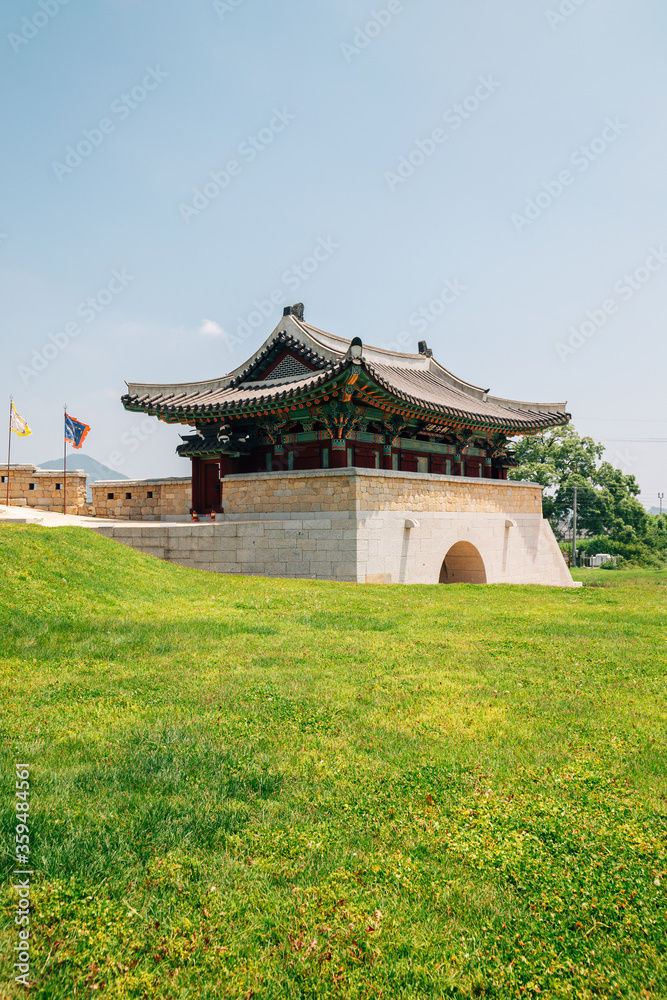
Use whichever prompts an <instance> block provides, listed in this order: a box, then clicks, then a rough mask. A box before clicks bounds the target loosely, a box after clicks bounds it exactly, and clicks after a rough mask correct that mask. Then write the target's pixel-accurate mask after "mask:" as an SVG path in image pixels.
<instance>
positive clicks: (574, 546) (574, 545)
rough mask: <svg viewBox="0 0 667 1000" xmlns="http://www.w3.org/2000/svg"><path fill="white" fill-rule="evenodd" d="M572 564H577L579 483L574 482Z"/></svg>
mask: <svg viewBox="0 0 667 1000" xmlns="http://www.w3.org/2000/svg"><path fill="white" fill-rule="evenodd" d="M572 565H573V566H574V567H576V565H577V484H576V483H575V484H574V504H573V506H572Z"/></svg>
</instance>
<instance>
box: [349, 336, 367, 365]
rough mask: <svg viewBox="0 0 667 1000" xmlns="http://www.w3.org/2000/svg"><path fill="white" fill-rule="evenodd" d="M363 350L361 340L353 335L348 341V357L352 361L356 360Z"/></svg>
mask: <svg viewBox="0 0 667 1000" xmlns="http://www.w3.org/2000/svg"><path fill="white" fill-rule="evenodd" d="M363 352H364V345H363V342H362V340H361V337H354V339H353V340H352V341H350V347H349V349H348V353H349V355H350V357H351V358H352V359H353V360H354V361H358V360H359V358H360V357H361V355H362V354H363Z"/></svg>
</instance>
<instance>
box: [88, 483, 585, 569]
mask: <svg viewBox="0 0 667 1000" xmlns="http://www.w3.org/2000/svg"><path fill="white" fill-rule="evenodd" d="M223 502H224V504H225V510H226V513H225V515H224V517H223V518H222V519H221V520H218V521H216V522H215V523H211V522H201V523H198V524H192V523H183V524H173V523H166V522H152V523H146V522H144V523H136V522H134V523H129V522H118V523H117V524H108V523H107V524H105V525H100V526H99V527H97V528H96V530H97V531H99V532H100V533H101V534H103V535H105V536H107V537H109V538H113V539H115V540H116V541H119V542H123V543H124V544H126V545H131V546H133V547H134V548H137V549H139V550H141V551H142V552H147V553H149V554H151V555H154V556H157V557H158V558H160V559H167V560H169V561H171V562H175V563H179V564H180V565H181V566H190V567H193V568H196V569H205V570H211V571H213V572H216V573H243V574H251V575H260V576H273V577H292V578H297V577H302V578H310V579H316V580H340V581H351V582H356V583H439V582H442V583H520V584H525V583H529V584H542V585H545V586H552V587H572V586H574V583H573V581H572V577H571V576H570V573H569V570H568V569H567V566H566V565H565V561H564V559H563V556H562V554H561V552H560V549H559V548H558V544H557V542H556V539H555V537H554V535H553V532H552V530H551V527H550V525H549V523H548V521H545V520H544V519H543V517H542V497H541V490H540V487H539V486H536V485H535V484H532V483H508V482H498V481H496V480H482V479H479V480H477V479H463V478H461V477H448V476H430V475H419V474H417V473H402V472H389V471H381V470H370V469H369V470H363V469H336V470H322V471H315V472H285V473H255V474H253V475H247V476H230V477H229V478H228V479H225V480H224V494H223ZM299 508H300V509H299ZM314 508H319V509H314Z"/></svg>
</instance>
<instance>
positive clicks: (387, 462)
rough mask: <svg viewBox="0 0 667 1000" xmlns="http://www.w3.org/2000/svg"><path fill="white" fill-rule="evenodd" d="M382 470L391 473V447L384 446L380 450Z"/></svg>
mask: <svg viewBox="0 0 667 1000" xmlns="http://www.w3.org/2000/svg"><path fill="white" fill-rule="evenodd" d="M382 468H383V469H389V471H390V472H391V445H384V446H383V448H382Z"/></svg>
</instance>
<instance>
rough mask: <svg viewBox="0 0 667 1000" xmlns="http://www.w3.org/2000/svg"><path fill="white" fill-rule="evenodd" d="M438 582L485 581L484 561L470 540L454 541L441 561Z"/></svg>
mask: <svg viewBox="0 0 667 1000" xmlns="http://www.w3.org/2000/svg"><path fill="white" fill-rule="evenodd" d="M438 583H486V569H485V568H484V561H483V559H482V557H481V555H480V554H479V552H478V551H477V549H476V548H475V546H474V545H472V543H471V542H456V544H455V545H452V547H451V549H450V550H449V552H448V553H447V555H446V556H445V558H444V559H443V561H442V566H441V567H440V579H439V580H438Z"/></svg>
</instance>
